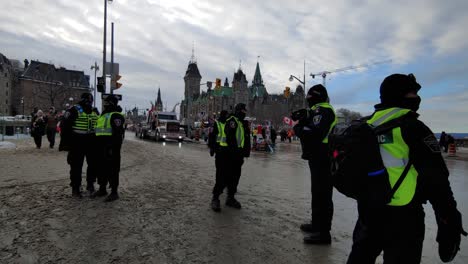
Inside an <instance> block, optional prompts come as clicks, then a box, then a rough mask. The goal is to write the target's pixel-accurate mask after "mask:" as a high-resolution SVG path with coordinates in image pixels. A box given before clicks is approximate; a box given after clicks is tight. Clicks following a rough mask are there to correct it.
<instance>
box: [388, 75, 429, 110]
mask: <svg viewBox="0 0 468 264" xmlns="http://www.w3.org/2000/svg"><path fill="white" fill-rule="evenodd" d="M419 89H421V85H420V84H419V83H418V82H416V77H414V75H413V74H412V73H410V74H408V75H405V74H400V73H395V74H392V75H390V76H387V77H386V78H385V79H384V80H383V82H382V84H381V85H380V101H381V102H382V103H383V104H386V103H387V104H388V103H395V102H398V101H399V100H401V99H403V97H404V96H405V95H406V94H407V93H409V92H412V91H414V92H418V91H419Z"/></svg>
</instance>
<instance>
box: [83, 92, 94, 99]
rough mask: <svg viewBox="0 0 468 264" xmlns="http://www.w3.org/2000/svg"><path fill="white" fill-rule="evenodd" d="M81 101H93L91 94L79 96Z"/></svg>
mask: <svg viewBox="0 0 468 264" xmlns="http://www.w3.org/2000/svg"><path fill="white" fill-rule="evenodd" d="M81 99H83V100H88V101H93V95H92V94H91V93H82V94H81Z"/></svg>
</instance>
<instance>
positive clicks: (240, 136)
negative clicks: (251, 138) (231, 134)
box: [226, 116, 244, 148]
mask: <svg viewBox="0 0 468 264" xmlns="http://www.w3.org/2000/svg"><path fill="white" fill-rule="evenodd" d="M232 118H234V121H236V123H237V129H236V141H237V147H238V148H243V147H244V125H243V124H242V122H240V121H239V119H237V117H235V116H231V117H230V118H229V119H228V120H227V121H226V123H227V122H228V121H229V120H230V119H232Z"/></svg>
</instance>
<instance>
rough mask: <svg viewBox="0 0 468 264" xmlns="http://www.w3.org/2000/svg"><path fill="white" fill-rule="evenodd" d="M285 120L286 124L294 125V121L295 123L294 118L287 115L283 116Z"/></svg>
mask: <svg viewBox="0 0 468 264" xmlns="http://www.w3.org/2000/svg"><path fill="white" fill-rule="evenodd" d="M283 122H284V123H285V124H286V125H289V126H292V125H293V123H294V122H293V121H292V119H291V118H289V117H286V116H285V117H283Z"/></svg>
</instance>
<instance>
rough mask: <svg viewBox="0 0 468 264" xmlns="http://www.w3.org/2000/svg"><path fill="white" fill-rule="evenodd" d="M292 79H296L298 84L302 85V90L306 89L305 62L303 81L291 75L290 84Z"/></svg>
mask: <svg viewBox="0 0 468 264" xmlns="http://www.w3.org/2000/svg"><path fill="white" fill-rule="evenodd" d="M294 79H296V80H297V81H298V82H300V83H301V84H302V86H303V88H304V90H305V89H306V87H305V82H306V79H305V61H304V76H303V79H302V80H300V79H299V78H297V77H296V76H294V75H292V74H291V75H290V76H289V81H290V82H292V81H294Z"/></svg>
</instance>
